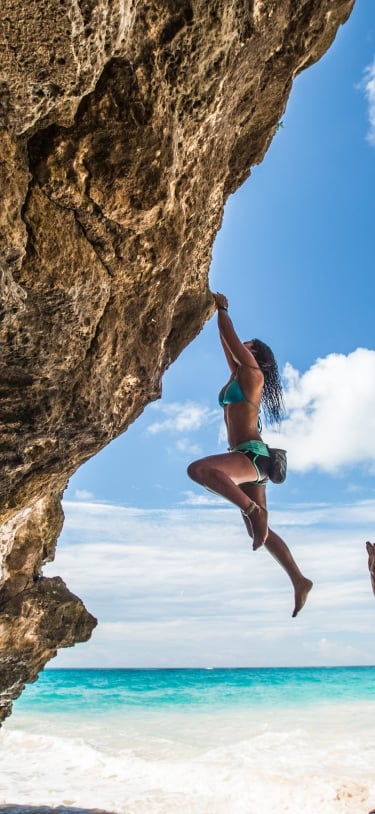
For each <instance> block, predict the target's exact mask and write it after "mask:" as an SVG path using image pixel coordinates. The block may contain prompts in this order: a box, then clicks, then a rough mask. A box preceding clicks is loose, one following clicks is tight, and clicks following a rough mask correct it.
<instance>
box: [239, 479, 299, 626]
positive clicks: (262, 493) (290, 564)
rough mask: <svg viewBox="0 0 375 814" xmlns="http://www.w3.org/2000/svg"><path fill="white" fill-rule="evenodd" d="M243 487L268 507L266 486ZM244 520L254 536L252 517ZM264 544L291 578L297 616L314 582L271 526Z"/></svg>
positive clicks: (242, 487) (249, 484) (248, 484)
mask: <svg viewBox="0 0 375 814" xmlns="http://www.w3.org/2000/svg"><path fill="white" fill-rule="evenodd" d="M241 489H242V491H243V492H244V494H245V495H247V496H248V497H250V499H251V500H255V501H256V503H257V504H258V505H260V506H263V507H264V508H266V490H265V487H264V486H258V485H257V484H254V483H242V484H241ZM244 522H245V525H246V529H247V532H248V534H249V535H250V537H253V529H252V522H251V518H247V517H245V516H244ZM264 545H265V547H266V548H267V550H268V551H269V552H270V554H272V556H273V557H274V559H275V560H276V561H277V562H278V563H279V565H281V567H282V568H283V569H284V571H286V573H287V574H288V577H289V579H290V580H291V582H292V585H293V588H294V602H295V605H294V611H293V613H292V616H293V617H295V616H297V614H298V613H299V611H300V610H301V609H302V608H303V606H304V604H305V602H306V599H307V597H308V594H309V592H310V591H311V588H312V587H313V583H312V582H311V579H307V577H304V575H303V574H302V573H301V571H300V569H299V568H298V565H297V563H296V561H295V559H294V558H293V556H292V554H291V551H290V550H289V548H288V546H287V545H286V543H284V540H282V538H281V537H279V535H278V534H276V532H274V531H272V529H270V528H269V529H268V535H267V539H266V541H265V543H264Z"/></svg>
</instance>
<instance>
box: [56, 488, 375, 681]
mask: <svg viewBox="0 0 375 814" xmlns="http://www.w3.org/2000/svg"><path fill="white" fill-rule="evenodd" d="M367 503H368V505H367V509H366V511H367V517H369V516H371V517H374V516H375V501H373V503H372V504H371V506H370V501H368V502H367ZM64 510H65V514H66V525H65V528H64V531H63V534H62V539H61V541H60V543H59V546H58V551H57V557H56V561H55V562H54V563H52V564H50V565H48V566H47V567H46V568H45V569H44V573H45V575H46V576H49V575H53V574H56V573H58V574H60V575H61V576H62V578H63V579H64V580H65V581H66V582H67V584H68V586H69V587H70V589H71V590H72V591H73V592H74V593H76V594H77V595H78V596H81V597H82V598H83V600H84V601H85V603H86V605H87V607H88V609H89V610H90V611H91V612H92V613H94V615H96V616H97V617H98V619H99V628H98V629H97V630H96V631H95V632H94V635H93V638H92V640H91V641H90V642H89V643H87V644H85V645H82V646H80V647H79V648H74V650H64V651H63V652H61V654H60V655H59V657H58V659H57V661H55V662H54V664H55V665H56V666H58V665H60V666H79V665H86V666H97V665H99V664H100V665H106V666H111V665H112V666H194V665H198V666H199V665H203V666H207V665H214V664H216V665H221V666H225V665H234V666H235V665H242V666H246V665H254V666H256V665H262V664H263V665H265V666H267V665H274V666H277V664H302V663H306V664H319V663H323V661H322V659H323V657H324V663H339V662H340V657H341V653H342V652H343V650H342V648H343V647H344V646H345V648H347V650H346V653H347V658H348V659H349V658H350V652H354V651H350V648H354V650H355V651H358V652H360V653H361V654H362V655H361V657H359V656H358V660H357V659H356V660H357V663H370V661H371V659H373V653H372V651H373V614H374V602H375V600H374V597H373V594H372V590H371V583H370V576H369V573H368V569H367V553H366V549H365V540H366V539H368V537H369V536H370V539H371V535H369V528H370V527H369V528H364V527H363V525H358V523H357V520H358V518H357V516H356V515H357V510H358V516H359V517H360V518H362V513H363V504H352V506H351V507H348V509H347V515H346V516H345V517H344V525H341V524H340V526H335V525H334V523H333V522H332V523H331V524H330V526H329V530H327V526H326V527H325V528H323V527H320V526H318V525H315V523H316V515H315V512H318V513H322V516H323V520H324V517H326V518H327V517H328V516H329V511H330V507H329V506H325V505H323V506H321V505H319V506H317V507H314V506H313V505H312V506H310V507H309V506H308V505H304V506H300V507H297V510H296V516H295V517H293V511H292V508H291V507H287V509H286V511H285V513H283V511H282V510H280V509H279V510H278V511H277V512H275V513H273V514H272V526H273V527H274V528H276V531H278V532H279V533H281V534H282V535H283V536H284V534H285V535H286V541H287V543H288V545H290V547H291V550H292V552H293V553H294V555H295V557H296V559H297V561H298V563H299V565H300V567H301V569H302V571H303V572H304V573H306V575H308V576H309V577H311V579H313V581H314V584H315V585H314V590H313V592H312V594H311V597H310V598H309V601H308V605H307V607H306V608H305V609H304V611H303V612H302V614H301V615H300V616H299V617H298V619H297V620H292V619H291V618H290V617H291V612H292V609H293V593H292V589H291V585H290V583H289V580H288V578H287V576H286V575H285V573H284V571H283V570H282V569H281V568H280V567H279V566H278V564H277V563H276V562H275V561H274V560H273V558H272V557H271V556H269V554H268V552H267V551H265V550H261V551H259V552H256V553H254V552H253V551H252V550H251V543H250V539H249V538H248V536H247V534H246V531H245V527H244V525H243V523H242V520H241V517H240V515H239V512H238V511H236V510H235V509H233V508H232V507H231V506H230V505H229V504H228V505H227V507H225V508H224V507H223V508H221V507H210V508H204V507H200V506H195V507H194V508H191V509H188V508H181V509H171V510H140V509H132V508H127V507H123V506H113V505H108V504H93V503H86V504H83V503H78V502H74V501H72V502H69V501H66V502H64ZM339 510H340V511H341V507H336V506H333V507H331V512H332V513H333V517H335V516H336V517H340V515H339ZM362 519H363V518H362ZM343 633H344V636H345V641H344V642H343V641H342V636H343ZM321 639H327V640H328V641H329V642H333V643H335V642H336V643H337V648H336V649H335V647H334V646H332V647H331V648H330V649H329V648H326V649H325V650H324V648H323V652H322V648H321V647H320V648H317V646H316V643H317V642H319V641H320V640H321ZM339 645H340V647H339ZM348 648H349V649H348ZM353 658H354V656H353Z"/></svg>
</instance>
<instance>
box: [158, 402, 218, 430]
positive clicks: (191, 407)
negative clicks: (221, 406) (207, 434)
mask: <svg viewBox="0 0 375 814" xmlns="http://www.w3.org/2000/svg"><path fill="white" fill-rule="evenodd" d="M152 407H153V409H156V410H158V411H159V412H161V413H163V414H164V415H165V416H166V418H164V420H163V421H155V422H154V423H153V424H150V425H149V426H148V427H147V431H148V432H150V433H152V434H155V433H158V432H165V431H172V432H191V431H193V430H199V429H200V428H201V427H202V426H203V425H204V424H206V423H207V422H210V423H211V422H212V421H213V420H214V421H216V420H217V418H218V416H220V413H219V411H218V410H210V408H209V407H206V406H204V405H202V404H197V403H195V402H192V401H188V402H185V403H184V404H180V403H179V402H173V403H171V404H166V403H164V404H163V403H160V404H155V405H152Z"/></svg>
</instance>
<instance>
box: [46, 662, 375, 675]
mask: <svg viewBox="0 0 375 814" xmlns="http://www.w3.org/2000/svg"><path fill="white" fill-rule="evenodd" d="M374 667H375V662H374V664H314V665H303V664H297V665H291V664H289V665H273V666H267V665H263V666H258V667H254V666H250V665H249V666H248V667H246V666H240V667H237V666H234V665H227V666H226V667H223V666H216V665H197V666H195V667H191V666H189V667H183V666H181V667H165V666H164V667H157V666H151V667H118V666H117V667H116V666H113V667H108V666H106V667H101V666H97V667H93V666H91V667H50V666H48V667H45V668H44V670H43V671H42V672H44V673H47V672H58V671H64V672H67V671H71V672H78V671H82V672H89V671H90V670H103V671H105V670H108V671H113V670H118V671H129V672H131V671H135V670H137V671H140V672H141V671H142V670H147V671H151V670H158V671H159V672H160V671H162V670H165V671H166V672H167V671H174V670H186V671H188V670H208V671H210V670H373V669H374Z"/></svg>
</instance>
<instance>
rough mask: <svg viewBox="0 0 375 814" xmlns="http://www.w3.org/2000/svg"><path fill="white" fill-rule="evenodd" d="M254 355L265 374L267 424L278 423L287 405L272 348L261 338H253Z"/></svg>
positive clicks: (264, 402) (263, 396)
mask: <svg viewBox="0 0 375 814" xmlns="http://www.w3.org/2000/svg"><path fill="white" fill-rule="evenodd" d="M251 342H252V343H253V350H254V351H255V353H254V355H255V358H256V360H257V362H258V365H259V367H260V369H261V371H262V373H263V375H264V386H263V393H262V407H263V412H264V417H265V419H266V423H267V424H278V423H279V422H280V421H281V418H282V416H283V413H284V410H285V407H284V399H283V388H282V384H281V381H280V375H279V369H278V367H277V362H276V359H275V357H274V355H273V353H272V350H271V348H270V347H269V346H268V345H266V344H265V342H262V341H261V340H260V339H252V340H251Z"/></svg>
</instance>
